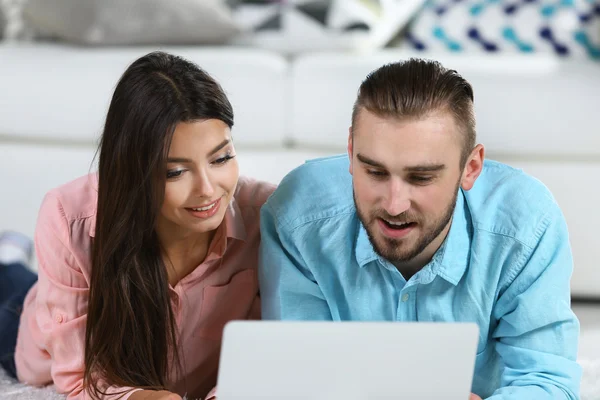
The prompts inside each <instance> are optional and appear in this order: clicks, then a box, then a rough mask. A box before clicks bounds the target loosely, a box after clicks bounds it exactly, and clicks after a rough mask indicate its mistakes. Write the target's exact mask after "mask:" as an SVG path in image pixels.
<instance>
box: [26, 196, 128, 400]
mask: <svg viewBox="0 0 600 400" xmlns="http://www.w3.org/2000/svg"><path fill="white" fill-rule="evenodd" d="M71 246H72V244H71V238H70V228H69V225H68V223H67V220H66V218H65V214H64V210H63V208H62V205H61V203H60V200H59V199H58V198H56V197H55V196H53V195H47V196H46V198H45V199H44V202H43V204H42V207H41V210H40V213H39V217H38V223H37V227H36V233H35V247H36V255H37V258H38V268H39V277H38V284H37V285H38V286H37V294H36V298H35V321H36V324H37V326H38V327H39V330H40V337H39V342H40V343H38V346H40V347H41V349H42V350H45V351H46V352H47V353H48V355H49V357H50V374H51V378H52V381H53V382H54V385H55V387H56V390H57V392H59V393H64V394H67V398H68V399H69V400H84V399H89V398H90V397H89V395H88V393H87V392H86V391H85V390H84V387H83V375H84V371H85V363H84V344H85V330H86V321H87V305H88V295H89V285H88V282H87V280H86V279H85V277H84V275H83V273H82V271H81V268H80V267H79V265H78V263H77V261H76V259H75V257H74V254H73V250H72V247H71ZM19 375H20V377H23V378H25V379H26V380H27V378H31V380H33V381H35V379H36V377H35V373H34V371H27V370H21V371H19ZM136 390H139V389H134V388H130V387H110V388H109V389H108V390H107V392H109V393H117V394H114V395H108V396H105V397H104V398H105V399H116V398H117V397H120V398H122V399H127V398H128V397H129V396H130V395H131V393H133V392H134V391H136ZM123 392H127V393H126V395H124V396H123V395H121V396H119V394H118V393H123Z"/></svg>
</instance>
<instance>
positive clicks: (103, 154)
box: [84, 52, 233, 398]
mask: <svg viewBox="0 0 600 400" xmlns="http://www.w3.org/2000/svg"><path fill="white" fill-rule="evenodd" d="M204 119H219V120H221V121H223V122H225V123H226V124H227V125H229V127H232V126H233V110H232V107H231V104H230V103H229V100H228V99H227V96H226V95H225V93H224V92H223V90H222V88H221V87H220V86H219V84H218V83H217V82H215V81H214V80H213V78H211V77H210V76H209V75H208V74H207V73H206V72H204V71H203V70H202V69H200V68H199V67H198V66H197V65H195V64H193V63H191V62H189V61H186V60H184V59H182V58H179V57H176V56H173V55H170V54H166V53H163V52H154V53H150V54H148V55H146V56H144V57H141V58H140V59H138V60H137V61H135V62H134V63H133V64H132V65H131V66H130V67H129V68H128V69H127V70H126V71H125V73H124V74H123V76H122V77H121V79H120V80H119V83H118V84H117V87H116V89H115V92H114V95H113V98H112V101H111V103H110V107H109V110H108V114H107V117H106V123H105V127H104V132H103V134H102V139H101V142H100V146H99V154H100V155H99V165H98V170H99V171H98V212H97V215H96V232H95V237H94V242H93V246H92V254H91V263H92V269H91V282H90V291H89V303H88V315H87V325H86V334H85V375H84V384H85V388H86V390H87V391H88V393H89V394H90V395H91V396H92V397H94V398H100V397H101V396H102V395H104V394H105V392H106V389H107V387H108V386H129V387H140V388H145V389H156V390H164V389H167V388H168V384H169V379H170V378H171V374H172V372H173V371H174V368H178V367H179V366H180V363H179V356H178V351H177V328H176V322H175V315H174V313H173V309H172V308H171V303H170V297H169V283H168V279H167V270H166V268H165V265H164V263H163V261H162V256H161V250H160V243H159V240H158V236H157V234H156V231H155V224H156V221H157V216H158V214H159V211H160V207H161V204H162V201H163V197H164V188H165V182H166V171H167V167H166V157H167V154H168V150H169V146H170V142H171V138H172V136H173V131H174V130H175V126H176V125H177V124H178V123H179V122H190V121H195V120H204Z"/></svg>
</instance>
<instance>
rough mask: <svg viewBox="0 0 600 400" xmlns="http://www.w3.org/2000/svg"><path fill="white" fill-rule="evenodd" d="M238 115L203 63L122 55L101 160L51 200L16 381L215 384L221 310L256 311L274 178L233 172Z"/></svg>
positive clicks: (78, 393)
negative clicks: (263, 212)
mask: <svg viewBox="0 0 600 400" xmlns="http://www.w3.org/2000/svg"><path fill="white" fill-rule="evenodd" d="M232 126H233V111H232V107H231V104H230V103H229V101H228V99H227V97H226V95H225V94H224V93H223V90H222V89H221V87H220V86H219V85H218V84H217V83H216V82H215V81H214V80H213V79H212V78H211V77H210V76H209V75H208V74H206V73H205V72H204V71H203V70H201V69H200V68H198V67H197V66H196V65H194V64H192V63H190V62H188V61H185V60H183V59H181V58H178V57H175V56H172V55H169V54H165V53H162V52H156V53H151V54H148V55H146V56H144V57H142V58H140V59H139V60H137V61H135V62H134V63H133V64H132V65H131V66H130V67H129V68H128V69H127V71H126V72H125V73H124V75H123V76H122V77H121V79H120V81H119V83H118V85H117V87H116V90H115V93H114V95H113V98H112V102H111V104H110V108H109V111H108V115H107V118H106V124H105V127H104V133H103V135H102V140H101V144H100V149H99V151H100V156H99V171H98V174H92V175H89V176H85V177H82V178H79V179H77V180H75V181H73V182H70V183H68V184H66V185H64V186H62V187H60V188H58V189H55V190H52V191H51V192H49V193H48V194H47V196H46V198H45V199H44V201H43V204H42V207H41V210H40V213H39V217H38V223H37V228H36V234H35V239H34V240H35V245H36V252H37V257H38V263H39V278H38V282H37V283H36V284H35V285H34V286H33V288H32V289H31V290H30V291H29V293H28V295H27V297H26V299H25V303H24V307H23V313H22V316H21V321H20V322H21V325H20V327H19V334H18V340H17V346H16V353H15V365H16V372H17V376H18V378H19V380H20V381H22V382H26V383H29V384H34V385H43V384H47V383H50V382H53V383H54V384H55V385H56V388H57V390H58V391H59V392H63V393H67V394H69V398H72V399H84V398H86V399H87V398H102V399H105V398H117V397H121V398H129V399H130V400H138V399H179V398H180V397H179V395H184V394H187V396H188V398H198V397H204V396H206V395H207V393H208V392H209V391H210V390H211V388H212V387H213V386H214V385H215V382H216V374H217V363H218V358H219V348H220V341H221V334H222V329H223V326H224V325H225V323H226V322H228V321H229V320H232V319H256V318H259V309H260V305H259V298H258V284H257V278H256V267H257V261H258V256H257V249H258V245H259V241H260V237H259V210H260V207H261V206H262V204H263V203H264V202H265V201H266V199H267V197H268V196H269V195H270V194H271V193H272V191H273V189H274V187H273V186H272V185H270V184H265V183H260V182H257V181H254V180H251V179H247V178H239V175H238V174H239V169H238V164H237V161H236V159H235V155H236V154H235V149H234V146H233V142H232V139H231V127H232ZM238 178H239V179H238Z"/></svg>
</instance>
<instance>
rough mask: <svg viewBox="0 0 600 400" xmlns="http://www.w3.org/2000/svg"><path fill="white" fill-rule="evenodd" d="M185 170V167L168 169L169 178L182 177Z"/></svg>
mask: <svg viewBox="0 0 600 400" xmlns="http://www.w3.org/2000/svg"><path fill="white" fill-rule="evenodd" d="M183 172H184V170H183V169H174V170H170V171H167V179H173V178H177V177H180V176H181V174H183Z"/></svg>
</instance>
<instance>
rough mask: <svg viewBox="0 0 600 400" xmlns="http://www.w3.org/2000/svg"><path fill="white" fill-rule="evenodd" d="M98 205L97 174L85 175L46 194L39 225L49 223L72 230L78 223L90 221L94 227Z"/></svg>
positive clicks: (39, 216)
mask: <svg viewBox="0 0 600 400" xmlns="http://www.w3.org/2000/svg"><path fill="white" fill-rule="evenodd" d="M97 204H98V177H97V174H88V175H84V176H82V177H79V178H77V179H74V180H72V181H70V182H67V183H65V184H63V185H61V186H58V187H56V188H54V189H51V190H50V191H49V192H48V193H47V194H46V196H45V197H44V200H43V202H42V206H41V208H40V212H39V215H38V224H39V223H43V222H44V221H48V222H52V223H53V224H59V225H63V226H66V227H68V228H72V227H73V225H74V224H76V223H77V222H78V221H82V220H90V221H88V222H89V224H88V225H94V223H95V217H96V209H97ZM60 222H62V223H60Z"/></svg>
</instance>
